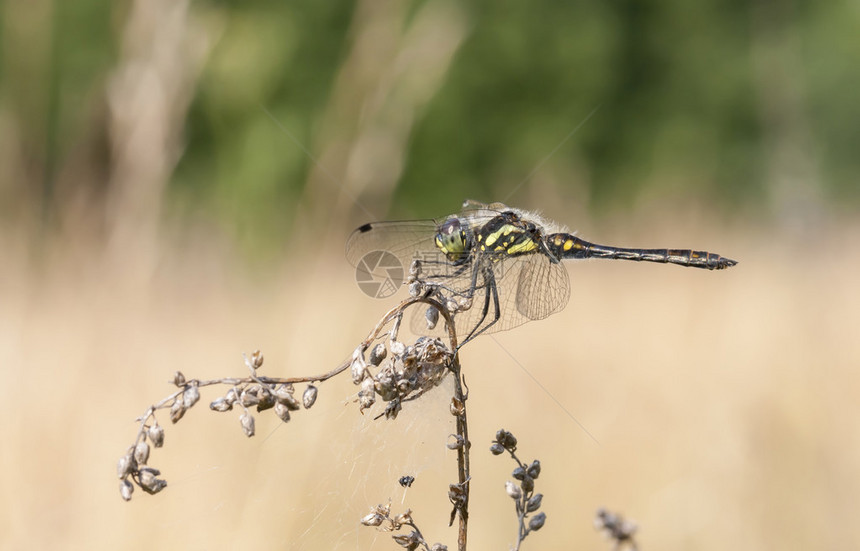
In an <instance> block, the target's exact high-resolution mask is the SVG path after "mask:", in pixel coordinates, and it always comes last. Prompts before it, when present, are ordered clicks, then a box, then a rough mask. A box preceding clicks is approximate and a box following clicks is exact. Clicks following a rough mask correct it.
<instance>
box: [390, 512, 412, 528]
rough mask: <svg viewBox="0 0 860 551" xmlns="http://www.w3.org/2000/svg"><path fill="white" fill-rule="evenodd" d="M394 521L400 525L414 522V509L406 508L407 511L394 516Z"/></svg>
mask: <svg viewBox="0 0 860 551" xmlns="http://www.w3.org/2000/svg"><path fill="white" fill-rule="evenodd" d="M394 523H395V524H399V525H403V524H412V509H406V511H404V512H402V513H400V514H399V515H397V516H396V517H394Z"/></svg>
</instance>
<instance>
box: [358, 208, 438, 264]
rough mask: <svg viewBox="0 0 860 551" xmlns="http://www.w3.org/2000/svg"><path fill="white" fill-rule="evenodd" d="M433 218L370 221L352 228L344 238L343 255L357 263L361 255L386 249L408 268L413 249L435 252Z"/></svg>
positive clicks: (418, 251) (414, 250)
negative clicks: (349, 233)
mask: <svg viewBox="0 0 860 551" xmlns="http://www.w3.org/2000/svg"><path fill="white" fill-rule="evenodd" d="M438 225H439V222H437V221H436V220H408V221H399V222H371V223H369V224H365V225H363V226H361V227H360V228H358V229H357V230H355V231H354V232H352V234H351V235H350V236H349V239H347V241H346V259H347V260H348V261H349V263H350V264H352V265H353V266H358V265H359V262H361V259H362V258H363V257H364V256H365V255H367V254H369V253H372V252H375V251H388V252H390V253H391V254H393V255H394V256H396V257H397V259H398V260H400V262H401V263H402V264H403V267H404V269H407V270H408V269H409V265H410V264H411V262H412V259H413V258H415V254H416V253H420V252H431V253H432V252H434V251H436V250H437V249H436V245H435V243H434V239H435V236H436V227H437V226H438Z"/></svg>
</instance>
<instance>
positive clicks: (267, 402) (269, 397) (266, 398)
mask: <svg viewBox="0 0 860 551" xmlns="http://www.w3.org/2000/svg"><path fill="white" fill-rule="evenodd" d="M257 398H259V399H260V403H258V404H257V411H265V410H267V409H269V408H272V407H274V405H275V396H274V394H272V392H271V391H270V390H269V389H268V388H266V387H264V386H261V387H260V388H259V390H257Z"/></svg>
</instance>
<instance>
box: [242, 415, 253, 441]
mask: <svg viewBox="0 0 860 551" xmlns="http://www.w3.org/2000/svg"><path fill="white" fill-rule="evenodd" d="M239 422H240V423H241V424H242V431H243V432H244V433H245V436H247V437H248V438H250V437H252V436H254V416H253V415H251V414H250V413H248V412H245V413H243V414H242V415H240V416H239Z"/></svg>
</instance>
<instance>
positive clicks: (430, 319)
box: [424, 306, 439, 329]
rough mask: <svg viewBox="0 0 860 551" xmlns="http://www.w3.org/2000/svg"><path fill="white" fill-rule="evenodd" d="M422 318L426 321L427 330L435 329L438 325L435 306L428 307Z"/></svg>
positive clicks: (437, 313)
mask: <svg viewBox="0 0 860 551" xmlns="http://www.w3.org/2000/svg"><path fill="white" fill-rule="evenodd" d="M424 318H425V320H426V321H427V329H435V328H436V324H437V323H439V310H438V309H437V308H436V307H435V306H430V307H428V308H427V311H426V312H424Z"/></svg>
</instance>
